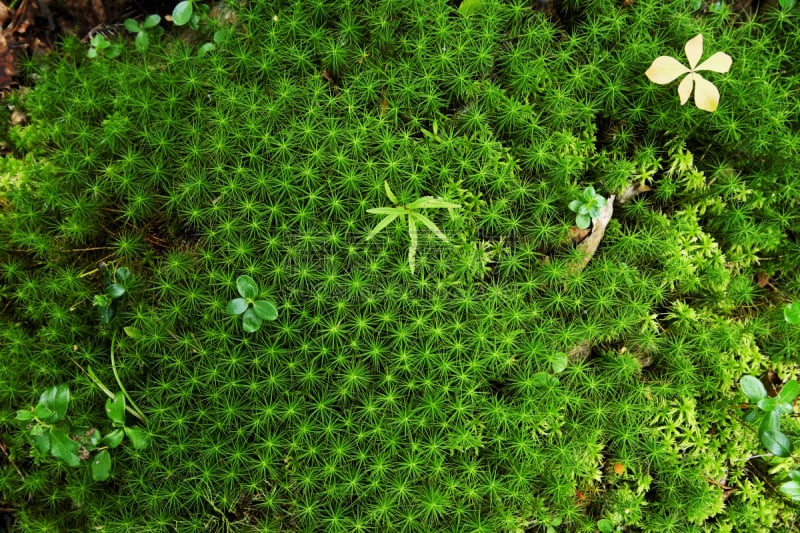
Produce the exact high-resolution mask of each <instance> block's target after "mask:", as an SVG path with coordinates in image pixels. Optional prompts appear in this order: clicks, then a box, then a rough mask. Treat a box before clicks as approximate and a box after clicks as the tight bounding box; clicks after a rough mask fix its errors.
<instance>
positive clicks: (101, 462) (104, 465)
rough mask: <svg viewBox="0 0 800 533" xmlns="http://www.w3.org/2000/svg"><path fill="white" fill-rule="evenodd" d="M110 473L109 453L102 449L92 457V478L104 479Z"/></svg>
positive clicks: (96, 479)
mask: <svg viewBox="0 0 800 533" xmlns="http://www.w3.org/2000/svg"><path fill="white" fill-rule="evenodd" d="M110 474H111V455H109V453H108V450H103V451H101V452H100V453H98V454H97V455H95V456H94V458H92V479H93V480H95V481H105V480H107V479H108V476H109V475H110Z"/></svg>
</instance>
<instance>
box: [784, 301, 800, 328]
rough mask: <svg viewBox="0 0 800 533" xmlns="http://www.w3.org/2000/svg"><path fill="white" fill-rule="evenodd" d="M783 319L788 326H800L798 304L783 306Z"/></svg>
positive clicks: (799, 306)
mask: <svg viewBox="0 0 800 533" xmlns="http://www.w3.org/2000/svg"><path fill="white" fill-rule="evenodd" d="M783 319H784V320H786V322H788V323H789V324H800V302H792V303H790V304H786V305H784V306H783Z"/></svg>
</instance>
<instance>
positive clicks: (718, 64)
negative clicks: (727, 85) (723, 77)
mask: <svg viewBox="0 0 800 533" xmlns="http://www.w3.org/2000/svg"><path fill="white" fill-rule="evenodd" d="M732 63H733V59H731V56H729V55H728V54H726V53H725V52H717V53H716V54H714V55H713V56H711V57H709V58H708V59H706V60H705V61H703V62H702V63H700V64H699V65H698V66H697V68H696V69H695V70H710V71H712V72H720V73H725V72H728V70H730V68H731V64H732Z"/></svg>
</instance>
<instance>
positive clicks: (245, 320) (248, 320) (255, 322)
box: [225, 275, 278, 333]
mask: <svg viewBox="0 0 800 533" xmlns="http://www.w3.org/2000/svg"><path fill="white" fill-rule="evenodd" d="M236 288H237V289H238V291H239V295H240V296H241V298H234V299H233V300H231V301H230V302H228V305H227V306H226V307H225V311H227V312H228V313H229V314H231V315H242V325H243V327H244V330H245V331H246V332H247V333H254V332H256V331H258V329H259V328H260V327H261V324H262V322H263V321H264V320H275V319H277V318H278V309H277V308H276V307H275V304H274V303H272V302H271V301H269V300H257V299H256V298H258V296H259V295H260V294H261V291H259V289H258V285H256V282H255V281H253V278H251V277H250V276H246V275H243V276H239V277H238V278H237V280H236Z"/></svg>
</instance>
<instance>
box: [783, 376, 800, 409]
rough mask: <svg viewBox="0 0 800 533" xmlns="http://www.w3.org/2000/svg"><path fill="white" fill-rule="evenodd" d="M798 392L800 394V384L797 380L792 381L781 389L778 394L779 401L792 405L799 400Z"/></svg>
mask: <svg viewBox="0 0 800 533" xmlns="http://www.w3.org/2000/svg"><path fill="white" fill-rule="evenodd" d="M798 392H800V384H799V383H797V381H795V380H791V381H789V382H788V383H786V384H785V385H784V386H783V387H782V388H781V391H780V392H779V393H778V399H779V400H780V401H782V402H786V403H792V402H793V401H794V399H795V398H797V393H798Z"/></svg>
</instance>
